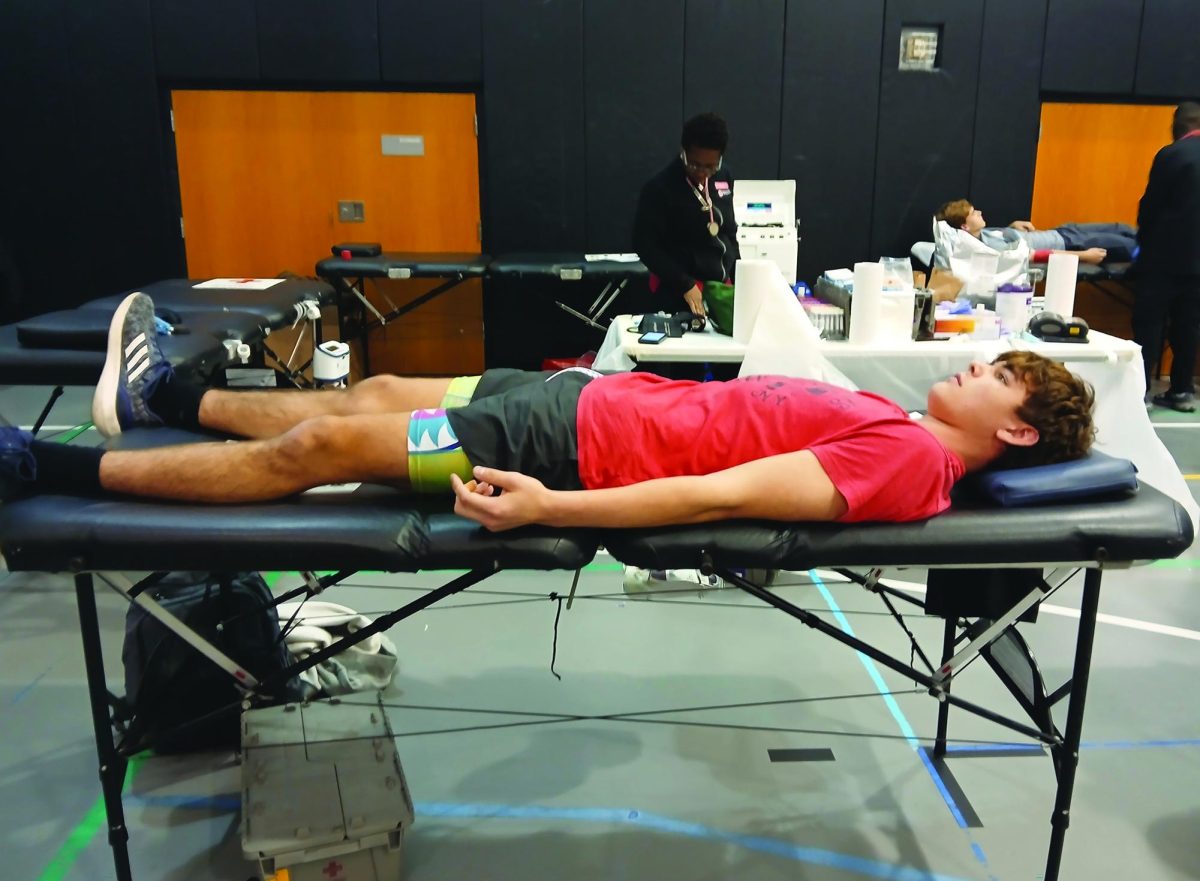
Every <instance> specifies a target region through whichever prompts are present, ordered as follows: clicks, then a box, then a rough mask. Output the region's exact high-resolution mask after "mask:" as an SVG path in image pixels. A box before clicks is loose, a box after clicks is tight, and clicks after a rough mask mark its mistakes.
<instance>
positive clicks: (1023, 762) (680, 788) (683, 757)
mask: <svg viewBox="0 0 1200 881" xmlns="http://www.w3.org/2000/svg"><path fill="white" fill-rule="evenodd" d="M47 392H48V390H45V389H31V388H8V389H2V388H0V412H2V413H3V414H4V415H5V416H6V417H7V418H8V419H9V420H10V421H12V422H17V423H21V424H25V425H28V424H30V423H31V422H32V421H33V419H34V418H35V417H36V415H37V412H38V410H39V409H40V406H41V403H42V402H43V401H44V399H45V396H46V393H47ZM87 418H88V417H87V396H86V395H85V394H83V393H82V392H81V391H80V390H68V394H67V395H66V396H64V398H63V399H62V400H61V401H60V402H59V403H58V405H57V406H56V407H55V409H54V412H53V414H52V415H51V418H50V425H51V429H50V430H49V431H47V432H45V434H47V435H50V434H53V433H54V432H55V431H57V430H60V429H59V428H58V427H62V428H66V427H68V426H75V425H78V424H80V423H83V422H85V421H86V420H87ZM1152 420H1153V421H1154V422H1155V423H1156V424H1158V426H1159V432H1160V436H1161V437H1162V438H1163V440H1164V442H1165V443H1166V444H1167V446H1168V448H1169V449H1170V450H1171V451H1172V453H1173V454H1174V455H1175V457H1176V460H1177V461H1178V463H1179V465H1180V467H1181V469H1182V470H1183V472H1184V473H1185V474H1190V475H1193V476H1195V475H1197V474H1200V418H1196V417H1194V416H1183V415H1181V414H1176V413H1168V412H1165V411H1161V410H1156V411H1154V412H1153V413H1152ZM76 442H78V443H95V442H96V438H95V435H94V434H93V433H92V432H90V431H89V432H85V433H84V434H82V435H81V436H80V437H79V438H78V440H77V441H76ZM1190 486H1191V487H1192V489H1193V492H1196V489H1197V487H1200V481H1197V480H1195V479H1194V477H1193V480H1192V481H1191V482H1190ZM1197 567H1200V552H1197V550H1196V549H1195V548H1193V549H1192V550H1190V551H1189V552H1188V553H1187V554H1186V555H1185V556H1184V558H1182V559H1180V560H1175V561H1166V562H1163V563H1160V564H1158V565H1155V566H1151V567H1145V568H1141V569H1137V570H1133V571H1126V572H1111V573H1108V574H1107V575H1106V576H1105V578H1104V589H1103V591H1102V596H1101V611H1102V613H1104V616H1105V617H1104V618H1103V620H1102V622H1101V623H1100V625H1099V628H1098V631H1097V635H1096V645H1095V658H1094V661H1093V666H1092V678H1091V684H1090V690H1089V695H1088V709H1087V716H1086V720H1085V725H1084V740H1085V745H1084V749H1083V753H1082V756H1081V760H1080V767H1079V776H1078V779H1077V785H1076V789H1075V799H1074V805H1073V810H1072V817H1071V829H1070V831H1069V833H1068V835H1067V841H1066V850H1065V854H1064V860H1063V871H1062V876H1061V877H1062V878H1063V879H1065V881H1076V879H1096V878H1106V879H1107V878H1137V879H1140V881H1144V879H1164V881H1166V879H1196V878H1200V862H1198V861H1197V860H1196V845H1195V842H1196V838H1197V832H1198V830H1200V796H1198V795H1197V793H1198V792H1200V761H1197V759H1198V758H1200V710H1197V709H1196V707H1195V704H1194V696H1195V693H1196V692H1195V677H1196V671H1197V670H1198V669H1200V597H1196V596H1194V595H1192V594H1191V590H1193V589H1195V588H1196V587H1197V586H1198V580H1197ZM814 575H815V577H814ZM895 575H896V578H897V579H898V580H900V581H904V582H913V583H919V582H921V581H922V580H923V576H922V573H920V572H900V573H895ZM294 579H295V576H294V575H292V574H284V575H282V576H280V579H279V581H278V584H279V585H286V584H288V583H293V582H294ZM781 582H782V583H783V586H780V587H779V588H778V589H779V590H781V591H783V592H785V593H786V594H787V595H788V596H789V597H790V598H791V599H792V600H793V601H795V602H797V603H799V604H801V605H803V606H805V607H807V608H810V609H813V610H814V611H817V612H819V613H820V614H821V615H822V616H823V617H825V618H826V619H827V620H829V621H831V622H832V623H834V624H836V625H837V626H841V627H843V628H849V629H852V630H853V631H854V632H855V633H857V634H859V635H861V636H863V637H864V638H866V639H868V640H869V641H871V642H873V643H876V644H880V645H883V646H885V647H888V648H889V649H890V651H891V652H892V654H894V655H896V656H898V657H902V658H907V657H908V649H907V642H906V640H905V638H904V635H903V632H902V631H901V630H900V629H899V628H898V627H897V626H896V624H895V622H894V621H892V620H891V618H890V617H888V616H887V615H886V612H885V610H884V609H883V607H882V605H880V604H879V602H878V600H876V599H875V598H874V597H872V596H871V595H869V594H867V593H866V592H864V591H863V590H862V589H861V588H859V587H857V586H855V585H852V584H845V583H842V582H840V581H839V580H838V579H837V578H836V577H835V576H832V575H830V574H829V573H815V574H806V573H792V574H784V576H783V577H782V578H781ZM439 583H441V580H440V579H439V577H438V576H437V575H424V574H422V575H416V576H413V575H378V574H360V575H359V576H357V577H355V578H354V579H352V580H351V581H350V582H349V583H348V584H347V585H346V586H343V587H339V588H336V589H335V590H334V591H333V592H331V593H330V595H329V598H330V599H331V600H333V601H335V602H340V603H343V604H345V605H349V606H352V607H354V608H356V609H358V610H360V611H362V612H364V613H366V614H380V613H383V612H386V611H390V610H391V609H392V608H394V607H395V606H396V605H399V604H400V603H401V602H402V601H405V600H407V599H408V598H410V597H412V596H413V595H414V592H416V591H420V590H423V589H426V588H428V587H430V586H433V585H435V584H439ZM569 584H570V581H569V575H568V574H565V573H549V574H547V573H528V572H512V573H504V574H501V575H499V576H497V577H494V578H492V579H490V580H488V581H485V582H484V583H482V584H480V585H478V586H477V587H475V588H472V589H471V590H469V591H467V592H466V593H464V594H461V595H459V596H457V597H455V598H453V599H451V600H449V601H447V602H445V603H442V604H440V605H439V606H436V607H434V608H432V609H429V610H427V611H425V612H422V613H421V614H419V615H416V616H415V617H413V618H410V619H408V620H406V621H404V622H402V623H401V624H400V625H398V626H397V627H395V628H393V629H392V630H391V631H390V636H391V638H392V639H393V641H394V642H395V643H396V645H397V647H398V650H399V656H400V667H399V672H398V674H397V677H396V680H395V682H394V683H393V685H392V687H391V688H390V689H389V690H388V692H387V694H386V699H387V701H388V703H389V705H390V706H392V707H393V709H392V710H391V719H392V724H393V726H394V727H395V729H396V731H397V735H398V736H397V745H398V748H399V751H400V756H401V759H402V761H403V764H404V768H405V772H406V774H407V777H408V782H409V786H410V788H411V791H412V793H413V798H414V800H415V801H416V803H417V820H416V823H415V825H414V826H413V827H412V829H411V830H410V832H409V835H408V837H407V842H406V853H405V864H406V871H405V877H406V878H408V879H412V881H451V879H453V881H459V879H461V881H472V879H488V881H492V879H495V881H507V879H512V881H531V879H532V881H539V879H576V878H605V879H607V878H613V879H618V878H620V879H630V881H634V879H662V878H671V879H738V881H755V879H783V878H788V879H796V878H805V879H814V881H833V879H856V878H885V879H896V881H918V879H929V881H934V879H937V881H955V879H971V881H991V879H997V881H1023V879H1037V878H1040V877H1041V876H1042V872H1043V865H1044V859H1045V851H1046V846H1047V842H1048V840H1049V836H1050V826H1049V816H1050V811H1051V807H1052V798H1053V788H1054V777H1053V771H1052V767H1051V763H1050V760H1049V758H1048V757H1046V756H1045V755H1043V754H1027V755H1021V756H1011V755H1010V756H1006V757H999V758H997V757H988V756H980V755H974V754H973V748H976V747H979V746H981V745H982V746H988V745H996V744H1011V743H1013V742H1018V741H1019V740H1020V738H1019V737H1016V736H1013V735H1011V733H1010V732H1008V731H1007V730H1005V729H1003V728H999V727H997V726H995V725H992V724H990V723H987V722H985V721H983V720H979V719H976V718H974V717H970V716H967V715H966V714H964V713H961V712H957V713H952V714H951V727H950V733H951V736H952V738H953V739H954V742H955V743H954V745H955V746H956V747H957V748H958V751H957V754H955V755H954V756H953V757H952V758H950V759H949V760H948V762H947V765H948V766H949V768H950V771H951V775H952V777H953V781H954V784H955V785H954V786H953V789H954V792H953V794H951V795H944V794H943V791H942V789H941V786H940V784H939V783H938V781H937V779H936V778H935V777H934V776H932V775H931V773H930V770H929V768H928V765H927V763H926V761H925V760H924V758H923V755H922V753H921V752H920V750H919V747H920V746H921V745H922V744H924V743H927V742H928V741H929V740H930V739H931V738H932V735H933V732H934V723H935V718H936V704H935V703H934V702H933V701H932V699H930V698H929V697H928V696H926V695H924V694H922V693H920V692H919V691H918V690H917V689H914V687H913V685H912V683H911V682H906V681H904V680H903V679H901V678H900V677H899V676H896V675H894V674H892V673H891V672H889V671H886V670H883V669H882V668H880V667H878V666H877V665H875V664H874V663H872V662H870V661H869V660H866V659H865V658H862V657H859V656H858V655H856V653H855V652H853V651H852V650H850V649H848V648H846V647H843V646H841V645H838V644H836V643H834V642H833V641H831V640H829V639H827V638H825V637H823V636H821V635H820V634H817V633H814V632H813V631H811V630H809V629H807V628H805V627H803V626H802V625H800V624H799V623H798V622H796V621H793V620H792V619H790V618H788V617H786V616H784V615H782V614H779V613H778V612H775V611H773V610H770V609H766V608H764V607H762V606H761V605H760V604H759V603H758V602H757V601H756V600H754V599H753V598H751V597H748V596H746V595H744V594H742V593H740V592H739V591H736V590H709V591H704V592H699V591H687V590H683V591H678V592H671V593H664V594H658V595H655V596H653V597H650V598H630V597H626V596H625V595H624V594H623V593H622V590H621V572H620V570H619V567H618V566H617V565H616V564H615V563H613V562H612V561H611V560H610V559H609V558H606V557H603V556H601V557H598V558H597V560H596V562H595V563H593V564H592V565H591V566H590V567H589V568H588V570H587V571H585V572H584V574H583V577H582V579H581V581H580V585H579V594H580V598H579V599H578V600H577V601H576V603H575V606H574V608H572V609H571V610H569V611H568V610H564V611H563V613H562V617H561V621H560V623H559V631H558V654H557V664H556V667H555V669H556V670H557V672H558V673H559V674H560V675H561V676H562V679H561V681H560V680H558V679H556V678H555V677H554V675H552V673H551V671H550V657H551V645H552V639H553V623H554V615H555V604H554V603H552V602H550V601H549V600H548V599H547V597H548V595H549V594H550V593H551V592H552V591H557V592H559V593H565V592H566V591H567V589H568V587H569ZM98 599H99V610H100V621H101V628H102V631H103V638H104V645H105V652H106V668H107V670H108V675H109V678H110V684H111V685H113V686H114V687H119V684H120V682H121V679H122V669H121V659H120V645H121V637H122V633H123V622H124V616H125V605H124V601H123V600H122V599H121V598H120V597H118V596H117V595H116V594H113V593H108V592H105V593H101V594H99V597H98ZM1078 601H1079V587H1078V585H1076V584H1075V583H1074V582H1072V584H1071V585H1069V586H1068V587H1066V588H1064V589H1063V590H1061V591H1060V592H1059V593H1057V594H1056V595H1055V596H1054V597H1053V598H1052V599H1051V601H1050V603H1049V608H1044V609H1043V612H1042V614H1041V616H1040V618H1039V621H1038V622H1037V624H1036V625H1032V626H1030V625H1022V631H1023V633H1024V634H1025V636H1026V638H1027V639H1028V641H1029V642H1030V644H1031V646H1032V647H1033V651H1034V653H1035V656H1036V657H1037V659H1038V661H1039V663H1040V665H1041V669H1042V672H1043V674H1044V676H1045V678H1046V681H1047V683H1048V684H1049V685H1050V687H1051V688H1053V687H1056V686H1057V685H1058V684H1060V683H1061V682H1062V681H1063V680H1064V679H1065V678H1066V676H1067V675H1068V671H1069V669H1070V663H1071V655H1072V651H1073V646H1074V634H1075V619H1074V618H1073V617H1072V615H1071V611H1072V609H1078ZM905 620H906V623H907V625H908V626H909V628H910V629H911V630H912V631H913V632H914V633H915V634H916V635H917V636H918V637H919V638H920V639H921V641H922V643H923V644H924V645H925V647H926V649H927V651H929V652H930V653H935V654H936V652H937V651H938V647H939V646H940V633H941V622H940V620H937V619H928V618H923V617H920V616H917V615H906V619H905ZM956 693H958V694H960V695H962V696H964V697H968V698H971V699H975V700H978V701H980V702H990V703H991V704H993V705H995V706H997V707H999V708H1003V709H1011V710H1014V711H1015V703H1014V702H1013V701H1012V700H1011V698H1009V697H1008V696H1007V693H1006V692H1005V691H1004V690H1003V688H1002V687H1001V686H1000V684H999V683H998V682H997V681H996V679H995V677H994V676H992V674H991V673H990V671H989V670H988V669H987V668H986V667H985V666H984V665H982V664H979V665H976V666H973V667H972V668H971V669H970V670H968V671H967V672H966V673H965V674H964V676H963V677H962V678H961V679H960V680H957V682H956ZM0 707H2V708H3V714H2V716H0V719H2V723H0V724H2V728H0V730H2V732H3V733H2V736H0V830H2V831H0V853H2V854H3V860H2V865H3V867H2V868H0V878H4V879H14V881H60V879H70V881H94V879H102V878H111V877H113V869H112V862H111V858H110V854H109V850H108V846H107V842H106V840H105V832H104V827H103V808H102V803H101V802H100V800H99V795H100V791H99V785H98V781H97V778H96V760H95V755H94V752H93V743H92V735H91V721H90V715H89V710H88V701H87V693H86V689H85V684H84V677H83V663H82V652H81V648H80V643H79V638H78V635H77V618H76V612H75V602H74V593H73V587H72V583H71V581H70V580H69V579H68V578H65V577H46V576H32V575H24V574H12V575H8V576H7V577H4V578H3V580H0ZM1064 716H1065V707H1061V706H1060V708H1058V712H1056V720H1057V721H1058V722H1059V724H1060V725H1061V724H1063V721H1064ZM772 750H818V751H827V752H823V753H821V756H822V757H823V759H824V760H819V761H817V760H809V761H772V760H771V754H770V751H772ZM238 788H239V776H238V768H237V767H236V766H235V765H234V763H233V757H232V756H231V755H228V754H220V755H218V754H204V755H198V756H190V757H186V758H165V757H151V758H147V759H144V760H142V761H139V762H137V763H135V765H134V766H133V768H132V771H131V774H130V779H129V782H128V785H127V794H126V796H125V807H126V811H127V816H128V819H129V825H130V836H131V837H130V851H131V854H132V861H133V866H134V876H135V877H136V878H138V879H146V881H148V879H177V881H185V879H186V881H216V879H220V881H244V879H247V878H251V877H257V876H256V875H255V866H254V865H253V864H252V863H250V862H248V861H246V860H245V859H243V857H242V855H241V847H240V837H239V830H238V823H239V808H238ZM952 806H953V807H952ZM955 812H957V815H956V813H955ZM960 818H961V819H962V822H960Z"/></svg>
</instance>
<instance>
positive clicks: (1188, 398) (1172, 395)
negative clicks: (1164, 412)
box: [1151, 392, 1196, 413]
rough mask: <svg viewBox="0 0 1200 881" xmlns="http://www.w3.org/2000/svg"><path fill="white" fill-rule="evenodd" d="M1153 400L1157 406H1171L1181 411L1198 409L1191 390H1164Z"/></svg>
mask: <svg viewBox="0 0 1200 881" xmlns="http://www.w3.org/2000/svg"><path fill="white" fill-rule="evenodd" d="M1151 400H1152V401H1153V402H1154V405H1155V406H1156V407H1169V408H1170V409H1172V410H1176V411H1178V412H1180V413H1192V412H1194V411H1195V409H1196V403H1195V401H1194V400H1193V399H1192V394H1191V392H1163V393H1162V394H1161V395H1155V396H1154V397H1153V398H1151Z"/></svg>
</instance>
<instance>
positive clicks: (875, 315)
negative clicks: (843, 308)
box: [850, 263, 883, 344]
mask: <svg viewBox="0 0 1200 881" xmlns="http://www.w3.org/2000/svg"><path fill="white" fill-rule="evenodd" d="M882 323H883V266H882V265H881V264H879V263H855V264H854V295H853V296H852V297H851V298H850V342H852V343H861V344H866V343H872V342H875V340H876V339H877V338H878V337H879V334H880V325H881V324H882Z"/></svg>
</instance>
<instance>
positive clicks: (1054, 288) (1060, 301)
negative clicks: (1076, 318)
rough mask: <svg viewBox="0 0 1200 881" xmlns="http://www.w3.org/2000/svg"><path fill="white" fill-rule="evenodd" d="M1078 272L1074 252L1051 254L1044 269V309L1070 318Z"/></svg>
mask: <svg viewBox="0 0 1200 881" xmlns="http://www.w3.org/2000/svg"><path fill="white" fill-rule="evenodd" d="M1078 272H1079V256H1078V255H1076V254H1051V255H1050V266H1049V268H1048V269H1047V270H1046V311H1047V312H1053V313H1055V314H1056V315H1061V316H1062V317H1063V318H1070V317H1071V316H1072V315H1073V314H1074V310H1075V276H1076V275H1077V274H1078Z"/></svg>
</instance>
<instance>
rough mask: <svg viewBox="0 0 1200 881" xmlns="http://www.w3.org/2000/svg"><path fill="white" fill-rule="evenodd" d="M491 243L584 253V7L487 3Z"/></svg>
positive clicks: (487, 224)
mask: <svg viewBox="0 0 1200 881" xmlns="http://www.w3.org/2000/svg"><path fill="white" fill-rule="evenodd" d="M483 24H484V27H483V73H484V88H483V95H482V100H483V114H482V117H481V119H482V122H483V125H482V130H481V135H482V137H483V145H482V146H483V151H484V157H485V160H484V165H485V180H484V182H483V186H484V202H485V205H484V212H485V214H484V225H483V235H484V245H485V247H486V248H488V249H489V250H490V251H491V253H502V252H504V251H518V250H555V249H564V248H565V249H575V250H578V249H582V248H583V240H584V217H585V204H584V169H585V168H586V163H585V161H584V135H583V61H582V56H583V51H582V49H583V2H582V0H508V2H504V3H500V2H495V3H491V2H489V3H486V4H484V15H483Z"/></svg>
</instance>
